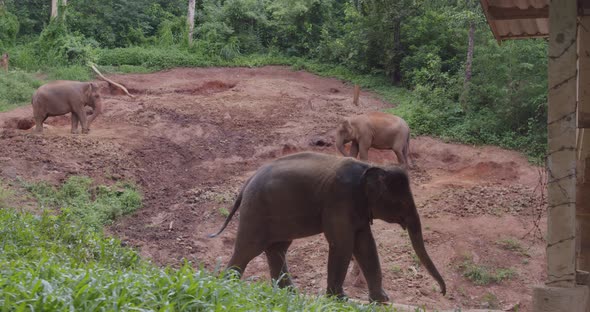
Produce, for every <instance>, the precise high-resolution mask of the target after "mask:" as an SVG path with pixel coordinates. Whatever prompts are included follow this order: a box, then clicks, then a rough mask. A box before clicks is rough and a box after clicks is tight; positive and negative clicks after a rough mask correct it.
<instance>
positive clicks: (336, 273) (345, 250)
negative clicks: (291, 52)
mask: <svg viewBox="0 0 590 312" xmlns="http://www.w3.org/2000/svg"><path fill="white" fill-rule="evenodd" d="M326 239H327V240H328V244H329V246H330V251H329V255H328V289H327V290H326V294H327V295H332V296H337V297H346V294H345V293H344V289H343V288H342V284H344V279H345V278H346V271H348V264H349V263H350V259H351V258H352V246H353V244H354V235H353V234H352V233H346V234H340V235H333V236H332V235H329V234H326Z"/></svg>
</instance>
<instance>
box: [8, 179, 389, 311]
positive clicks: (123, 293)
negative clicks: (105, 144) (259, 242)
mask: <svg viewBox="0 0 590 312" xmlns="http://www.w3.org/2000/svg"><path fill="white" fill-rule="evenodd" d="M27 188H28V189H30V190H31V191H32V194H33V195H34V196H35V197H36V198H38V200H39V202H40V204H41V205H44V206H45V207H48V206H55V207H62V209H60V210H59V212H58V211H55V210H45V212H44V213H43V214H41V215H34V214H30V213H19V212H16V211H14V210H11V209H8V208H3V209H0V294H2V295H1V296H0V307H2V308H1V310H2V311H66V310H67V311H72V310H75V311H105V310H106V311H138V310H140V311H227V310H232V311H265V310H272V311H333V310H334V311H336V310H337V311H372V310H387V309H386V308H384V307H376V306H373V305H357V304H352V303H346V302H340V301H335V300H331V299H329V298H325V297H309V296H303V295H301V294H299V293H297V292H296V291H291V290H288V289H279V288H278V287H276V285H273V284H270V283H268V282H257V283H245V282H243V281H240V280H238V279H236V278H234V277H230V276H223V275H221V276H216V275H212V274H210V273H208V272H206V271H205V270H195V269H194V268H193V266H192V265H191V263H188V262H185V263H184V264H183V265H182V266H181V267H179V268H158V267H156V266H154V265H152V264H151V263H149V262H146V261H144V260H141V259H140V258H139V256H138V254H137V253H136V252H135V251H133V250H131V249H129V248H126V247H122V246H121V242H120V241H119V240H117V239H114V238H110V237H106V236H105V235H104V234H103V233H102V230H101V229H100V228H97V227H96V222H97V221H99V220H100V221H101V222H109V220H110V219H109V220H106V219H104V218H94V217H90V216H91V215H93V212H91V211H92V210H95V209H97V208H99V207H100V206H101V205H104V206H105V207H107V206H111V207H128V208H130V209H129V210H128V211H127V212H130V211H131V210H132V209H134V208H137V207H138V205H139V202H138V201H137V199H138V198H140V195H139V194H138V193H137V191H136V190H135V188H133V187H132V186H130V185H119V186H118V187H107V186H97V187H91V181H90V180H89V179H88V178H83V177H74V178H70V179H69V180H68V181H67V182H66V183H65V184H64V185H63V186H62V187H60V188H58V189H56V188H53V187H50V186H48V185H47V184H44V183H43V184H28V185H27ZM118 209H119V208H115V210H118Z"/></svg>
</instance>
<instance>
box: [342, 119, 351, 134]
mask: <svg viewBox="0 0 590 312" xmlns="http://www.w3.org/2000/svg"><path fill="white" fill-rule="evenodd" d="M342 124H343V126H344V128H346V131H348V133H349V134H350V135H351V136H353V137H354V128H353V127H352V123H351V122H350V119H349V118H346V119H345V120H344V122H343V123H342Z"/></svg>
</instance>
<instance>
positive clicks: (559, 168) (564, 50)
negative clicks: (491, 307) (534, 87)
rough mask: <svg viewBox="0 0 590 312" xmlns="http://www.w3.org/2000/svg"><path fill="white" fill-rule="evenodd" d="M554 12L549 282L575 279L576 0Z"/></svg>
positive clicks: (568, 284) (556, 7) (565, 282)
mask: <svg viewBox="0 0 590 312" xmlns="http://www.w3.org/2000/svg"><path fill="white" fill-rule="evenodd" d="M556 3H557V2H556V1H552V4H551V9H550V10H549V24H550V35H549V64H548V71H549V72H548V80H549V92H548V120H547V122H548V124H547V132H548V133H547V134H548V150H549V151H548V153H549V154H548V157H547V174H548V177H549V181H548V187H547V188H548V190H547V195H548V212H547V247H546V248H547V281H546V283H545V284H546V285H547V286H553V287H574V286H575V281H576V278H575V277H576V265H575V260H576V254H575V252H576V250H575V247H576V246H575V241H576V239H575V237H576V230H575V229H576V218H575V214H576V150H575V149H576V130H577V129H576V118H575V117H576V105H577V99H576V89H577V83H576V77H577V48H576V47H577V40H576V39H577V38H576V15H577V14H576V13H577V5H576V0H563V1H559V4H558V5H554V4H556Z"/></svg>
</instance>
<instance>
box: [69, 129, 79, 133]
mask: <svg viewBox="0 0 590 312" xmlns="http://www.w3.org/2000/svg"><path fill="white" fill-rule="evenodd" d="M71 132H72V134H80V130H78V129H75V130H74V129H72V131H71Z"/></svg>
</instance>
